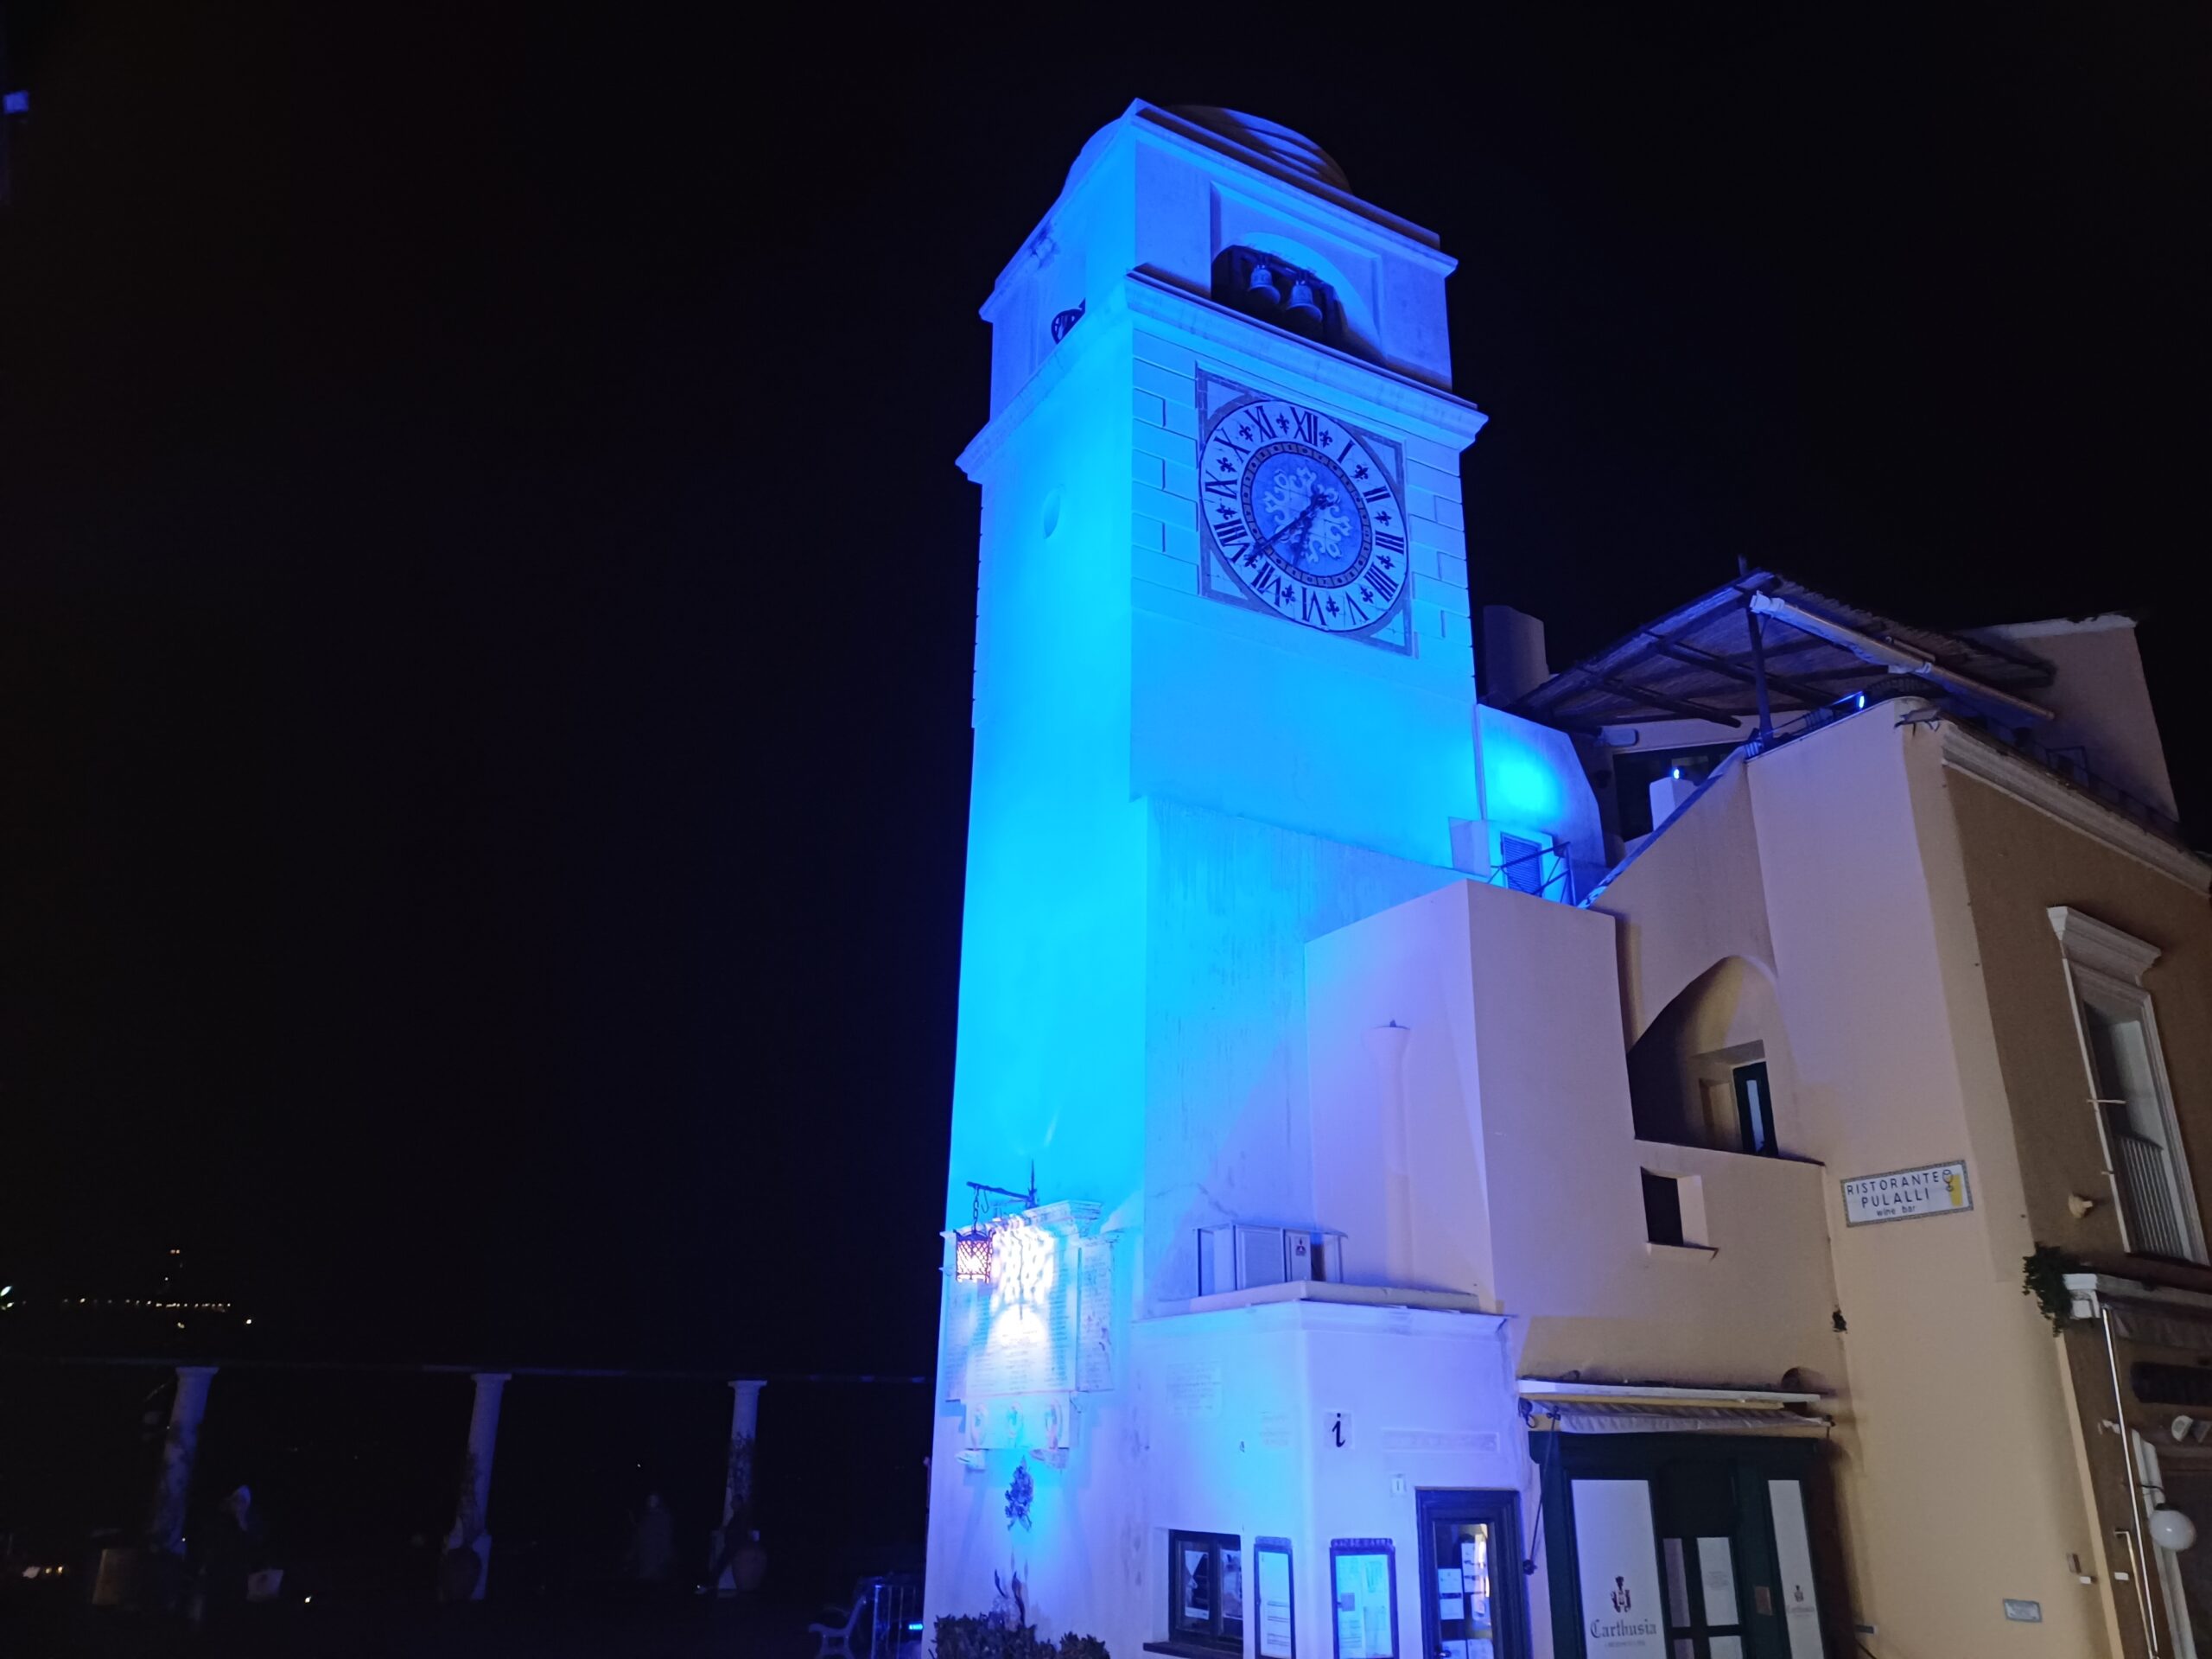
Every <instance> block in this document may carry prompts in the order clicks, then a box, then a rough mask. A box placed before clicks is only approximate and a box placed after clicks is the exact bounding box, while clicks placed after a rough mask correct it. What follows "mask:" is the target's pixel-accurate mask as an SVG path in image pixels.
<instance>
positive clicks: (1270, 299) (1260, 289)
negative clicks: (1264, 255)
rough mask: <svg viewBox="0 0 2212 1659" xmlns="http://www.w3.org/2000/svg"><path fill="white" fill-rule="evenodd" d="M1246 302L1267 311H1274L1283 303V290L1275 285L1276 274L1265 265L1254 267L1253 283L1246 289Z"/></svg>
mask: <svg viewBox="0 0 2212 1659" xmlns="http://www.w3.org/2000/svg"><path fill="white" fill-rule="evenodd" d="M1244 302H1245V303H1246V304H1247V305H1250V306H1255V307H1257V308H1260V309H1262V310H1265V311H1272V310H1274V308H1276V307H1277V306H1279V305H1281V303H1282V290H1281V289H1279V288H1277V287H1276V286H1275V274H1274V272H1273V271H1272V270H1268V268H1267V267H1266V266H1265V265H1255V266H1253V267H1252V284H1251V286H1250V287H1249V289H1246V290H1245V294H1244Z"/></svg>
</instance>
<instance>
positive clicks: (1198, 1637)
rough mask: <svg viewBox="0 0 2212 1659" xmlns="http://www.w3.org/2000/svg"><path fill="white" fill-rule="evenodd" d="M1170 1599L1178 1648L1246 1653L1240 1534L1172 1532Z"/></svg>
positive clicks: (1169, 1623)
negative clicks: (1238, 1535)
mask: <svg viewBox="0 0 2212 1659" xmlns="http://www.w3.org/2000/svg"><path fill="white" fill-rule="evenodd" d="M1167 1596H1168V1600H1167V1632H1168V1636H1169V1637H1170V1640H1171V1643H1172V1644H1173V1646H1175V1647H1178V1648H1194V1649H1206V1650H1209V1651H1219V1652H1223V1653H1242V1652H1243V1651H1244V1549H1243V1541H1242V1540H1240V1539H1239V1538H1238V1537H1237V1536H1236V1534H1234V1533H1220V1532H1171V1533H1169V1534H1168V1535H1167Z"/></svg>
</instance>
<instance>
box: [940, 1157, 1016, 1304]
mask: <svg viewBox="0 0 2212 1659" xmlns="http://www.w3.org/2000/svg"><path fill="white" fill-rule="evenodd" d="M968 1191H969V1193H970V1194H971V1195H973V1198H974V1201H975V1202H974V1207H973V1208H972V1210H971V1211H969V1224H968V1225H967V1226H965V1227H963V1228H962V1229H960V1230H959V1231H957V1232H956V1233H955V1234H953V1236H952V1277H953V1279H954V1281H955V1282H957V1283H959V1284H963V1285H988V1284H989V1283H990V1282H991V1257H992V1255H994V1253H995V1248H996V1244H997V1240H998V1233H999V1229H1000V1228H1001V1226H1003V1225H1004V1224H1005V1219H1006V1218H1005V1217H1004V1215H1002V1214H993V1215H988V1216H987V1215H985V1214H984V1213H983V1206H984V1201H985V1198H986V1197H987V1196H988V1197H989V1198H1010V1199H1013V1200H1014V1201H1015V1202H1016V1203H1018V1204H1020V1206H1021V1207H1022V1208H1023V1209H1025V1210H1034V1209H1035V1208H1036V1207H1037V1166H1036V1165H1034V1164H1032V1165H1030V1166H1029V1190H1028V1191H1027V1192H1014V1190H1013V1189H1012V1188H1011V1187H1004V1186H987V1185H984V1184H983V1183H982V1182H981V1181H970V1182H969V1183H968Z"/></svg>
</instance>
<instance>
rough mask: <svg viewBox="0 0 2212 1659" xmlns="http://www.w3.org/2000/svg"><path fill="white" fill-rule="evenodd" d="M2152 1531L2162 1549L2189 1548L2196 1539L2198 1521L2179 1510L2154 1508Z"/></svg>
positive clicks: (2152, 1536)
mask: <svg viewBox="0 0 2212 1659" xmlns="http://www.w3.org/2000/svg"><path fill="white" fill-rule="evenodd" d="M2150 1532H2151V1541H2152V1543H2154V1544H2156V1545H2157V1546H2158V1548H2160V1549H2175V1550H2180V1549H2187V1548H2189V1547H2190V1545H2191V1544H2193V1543H2195V1542H2196V1522H2194V1521H2192V1520H2190V1518H2189V1517H2188V1516H2185V1515H2183V1513H2182V1512H2181V1511H2180V1510H2152V1511H2151V1524H2150Z"/></svg>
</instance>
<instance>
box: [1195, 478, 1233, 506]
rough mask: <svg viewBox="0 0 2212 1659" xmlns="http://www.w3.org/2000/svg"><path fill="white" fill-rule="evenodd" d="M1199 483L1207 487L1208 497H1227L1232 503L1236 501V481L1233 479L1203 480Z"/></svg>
mask: <svg viewBox="0 0 2212 1659" xmlns="http://www.w3.org/2000/svg"><path fill="white" fill-rule="evenodd" d="M1198 482H1199V483H1201V484H1203V485H1205V493H1207V494H1208V495H1225V496H1227V497H1228V498H1229V499H1230V500H1232V501H1234V500H1235V499H1236V480H1235V479H1233V478H1202V479H1200V480H1198Z"/></svg>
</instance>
